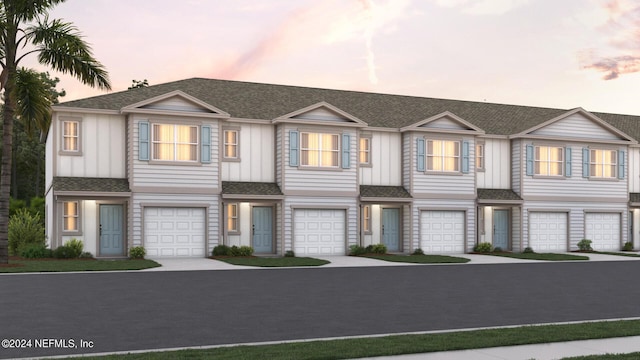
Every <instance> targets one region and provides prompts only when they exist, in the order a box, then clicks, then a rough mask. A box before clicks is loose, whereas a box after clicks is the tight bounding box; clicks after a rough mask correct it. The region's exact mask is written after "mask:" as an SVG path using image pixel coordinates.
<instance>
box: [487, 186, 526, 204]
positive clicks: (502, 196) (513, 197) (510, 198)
mask: <svg viewBox="0 0 640 360" xmlns="http://www.w3.org/2000/svg"><path fill="white" fill-rule="evenodd" d="M483 200H484V202H492V201H493V202H515V203H517V202H522V198H521V197H520V196H518V194H516V193H515V192H514V191H513V190H511V189H478V201H480V202H483Z"/></svg>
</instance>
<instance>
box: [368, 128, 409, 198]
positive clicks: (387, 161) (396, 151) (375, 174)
mask: <svg viewBox="0 0 640 360" xmlns="http://www.w3.org/2000/svg"><path fill="white" fill-rule="evenodd" d="M401 151H402V144H401V135H400V134H399V133H388V132H374V133H373V134H372V137H371V166H370V167H364V166H363V167H361V168H360V184H361V185H388V186H398V185H402V178H401V174H402V153H401Z"/></svg>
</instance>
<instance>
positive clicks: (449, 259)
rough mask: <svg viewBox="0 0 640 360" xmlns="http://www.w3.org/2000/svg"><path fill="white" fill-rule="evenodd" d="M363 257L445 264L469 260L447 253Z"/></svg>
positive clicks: (413, 262)
mask: <svg viewBox="0 0 640 360" xmlns="http://www.w3.org/2000/svg"><path fill="white" fill-rule="evenodd" d="M362 256H363V257H367V258H370V259H377V260H384V261H393V262H403V263H412V264H445V263H466V262H469V259H466V258H461V257H456V256H447V255H392V254H385V255H382V254H380V255H378V254H366V255H362Z"/></svg>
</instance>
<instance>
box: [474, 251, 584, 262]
mask: <svg viewBox="0 0 640 360" xmlns="http://www.w3.org/2000/svg"><path fill="white" fill-rule="evenodd" d="M486 255H493V256H502V257H510V258H515V259H526V260H547V261H565V260H589V257H588V256H582V255H571V254H554V253H508V252H497V253H496V252H493V253H487V254H486Z"/></svg>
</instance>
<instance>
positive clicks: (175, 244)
mask: <svg viewBox="0 0 640 360" xmlns="http://www.w3.org/2000/svg"><path fill="white" fill-rule="evenodd" d="M144 248H145V249H146V250H147V257H149V258H158V257H205V218H204V209H203V208H169V207H146V208H145V209H144Z"/></svg>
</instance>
